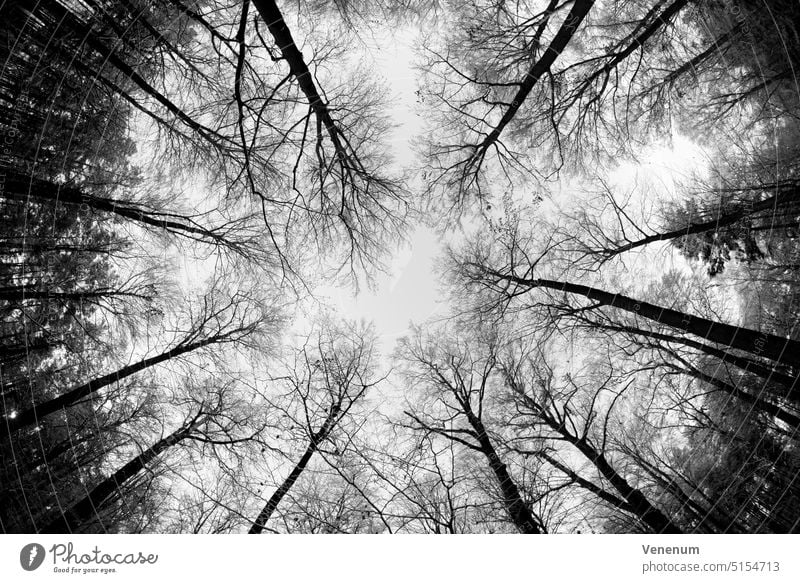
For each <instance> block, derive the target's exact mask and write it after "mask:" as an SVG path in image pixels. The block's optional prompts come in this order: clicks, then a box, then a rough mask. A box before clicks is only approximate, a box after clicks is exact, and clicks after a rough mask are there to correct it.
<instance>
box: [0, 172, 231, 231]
mask: <svg viewBox="0 0 800 583" xmlns="http://www.w3.org/2000/svg"><path fill="white" fill-rule="evenodd" d="M3 172H5V174H6V181H5V189H4V190H3V197H4V198H6V199H9V200H21V201H23V202H24V201H26V200H27V199H28V198H33V199H36V200H42V201H46V202H50V203H53V204H59V203H61V204H70V205H75V206H83V205H86V207H88V208H91V209H93V210H96V211H100V212H103V213H108V214H111V215H116V216H118V217H122V218H124V219H126V220H129V221H133V222H136V223H140V224H142V225H145V226H147V227H152V228H156V229H159V230H165V231H168V232H170V233H173V234H175V235H182V236H184V237H189V238H192V239H196V240H201V241H205V242H207V243H212V244H225V243H226V240H225V238H224V236H223V235H222V234H221V233H218V232H216V231H214V230H212V229H207V228H204V227H201V226H199V225H197V224H196V223H195V222H194V221H193V220H192V219H191V218H188V217H182V216H180V215H177V214H174V213H164V212H159V211H155V210H152V209H147V208H144V207H142V206H139V205H137V204H136V203H132V202H128V201H124V200H116V199H113V198H107V197H101V196H95V195H93V194H89V193H86V192H83V191H82V190H80V189H79V188H75V187H73V186H67V185H63V184H55V183H53V182H50V181H49V180H42V179H41V178H36V177H33V176H30V175H28V174H26V173H22V172H18V171H15V170H12V169H5V170H3Z"/></svg>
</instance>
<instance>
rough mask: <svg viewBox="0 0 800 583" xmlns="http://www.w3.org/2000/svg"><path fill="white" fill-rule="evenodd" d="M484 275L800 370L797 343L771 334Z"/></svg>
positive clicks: (571, 288)
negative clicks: (581, 298) (631, 316)
mask: <svg viewBox="0 0 800 583" xmlns="http://www.w3.org/2000/svg"><path fill="white" fill-rule="evenodd" d="M487 272H488V273H489V274H490V275H494V276H497V277H499V278H502V279H505V280H507V281H510V282H513V283H516V284H518V285H521V286H525V287H529V288H538V287H541V288H547V289H552V290H556V291H560V292H564V293H568V294H575V295H580V296H584V297H586V298H588V299H590V300H594V301H595V302H598V303H599V304H601V305H606V306H612V307H614V308H618V309H620V310H624V311H626V312H630V313H632V314H637V315H639V316H641V317H643V318H647V319H648V320H653V321H655V322H658V323H660V324H664V325H666V326H670V327H672V328H676V329H678V330H683V331H684V332H689V333H690V334H694V335H695V336H700V337H701V338H704V339H705V340H710V341H711V342H714V343H716V344H722V345H725V346H729V347H730V348H736V349H738V350H742V351H744V352H748V353H750V354H753V355H755V356H761V357H764V358H768V359H770V360H774V361H775V362H778V363H781V364H785V365H788V366H792V367H800V342H798V341H796V340H791V339H789V338H781V337H780V336H776V335H774V334H767V333H766V332H758V331H756V330H751V329H749V328H743V327H740V326H731V325H730V324H723V323H721V322H716V321H714V320H708V319H706V318H701V317H700V316H693V315H691V314H687V313H686V312H679V311H677V310H671V309H669V308H664V307H661V306H657V305H655V304H650V303H648V302H643V301H639V300H635V299H633V298H629V297H627V296H623V295H621V294H614V293H609V292H607V291H603V290H601V289H598V288H594V287H589V286H585V285H580V284H575V283H569V282H562V281H554V280H550V279H524V278H521V277H516V276H513V275H503V274H501V273H498V272H494V271H491V270H488V271H487Z"/></svg>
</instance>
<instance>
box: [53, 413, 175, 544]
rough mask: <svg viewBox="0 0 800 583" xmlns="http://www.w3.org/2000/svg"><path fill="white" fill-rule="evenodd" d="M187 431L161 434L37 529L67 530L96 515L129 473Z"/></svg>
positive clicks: (134, 471)
mask: <svg viewBox="0 0 800 583" xmlns="http://www.w3.org/2000/svg"><path fill="white" fill-rule="evenodd" d="M187 435H188V431H187V429H186V428H185V427H183V428H181V429H179V430H178V431H176V432H175V433H173V434H171V435H169V436H167V437H165V438H164V439H162V440H161V441H159V442H157V443H155V444H154V445H152V446H151V447H150V448H148V449H146V450H145V451H143V452H142V453H140V454H139V455H137V456H136V457H135V458H133V459H132V460H131V461H129V462H128V463H127V464H125V465H124V466H122V467H121V468H120V469H118V470H117V471H116V472H114V473H113V474H111V475H110V476H109V477H108V478H106V479H105V480H103V481H102V482H100V483H99V484H98V485H97V486H95V487H94V488H93V489H92V491H91V492H89V493H88V494H87V495H86V496H85V497H84V498H83V499H82V500H80V501H78V502H76V503H75V504H73V505H72V506H71V507H70V508H69V509H68V510H67V511H66V512H64V514H63V516H60V517H59V518H56V519H55V520H53V521H51V522H50V523H49V524H48V525H47V526H45V527H44V528H42V529H39V532H40V533H47V534H68V533H72V532H74V531H75V530H77V529H78V528H80V526H81V525H83V524H85V523H86V522H88V521H89V520H90V519H91V518H92V517H93V516H97V514H98V510H100V509H101V508H102V507H103V504H104V503H105V502H106V501H107V500H108V499H110V498H112V497H113V496H114V495H115V494H116V493H117V492H118V491H119V489H120V488H121V487H122V486H123V485H124V484H125V483H126V482H127V481H128V480H130V479H131V478H132V477H133V476H135V475H136V474H138V473H139V472H140V471H141V470H142V469H143V468H144V467H145V466H146V465H147V464H149V463H150V462H151V461H152V460H154V459H155V458H156V457H157V456H158V455H159V454H160V453H161V452H162V451H164V450H165V449H168V448H170V447H172V446H173V445H176V444H178V443H180V442H181V441H182V440H183V439H185V438H186V437H187Z"/></svg>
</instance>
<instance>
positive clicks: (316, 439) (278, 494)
mask: <svg viewBox="0 0 800 583" xmlns="http://www.w3.org/2000/svg"><path fill="white" fill-rule="evenodd" d="M339 411H340V406H338V405H337V406H335V407H332V408H331V411H330V413H328V416H327V417H326V419H325V422H324V423H323V424H322V427H321V428H320V429H319V431H317V432H316V433H314V434H313V435H312V436H311V440H310V442H309V444H308V447H307V448H306V451H305V453H304V454H303V456H302V457H301V458H300V461H299V462H297V465H295V467H294V468H293V469H292V471H291V472H290V473H289V475H288V476H287V478H286V479H285V480H284V481H283V483H282V484H281V485H280V486H279V487H278V489H277V490H275V492H274V493H273V494H272V496H270V498H269V500H268V501H267V503H266V505H265V506H264V508H263V509H262V510H261V512H260V513H259V514H258V517H257V518H256V520H255V522H253V526H251V527H250V530H249V531H248V534H261V532H262V531H263V530H264V528H265V527H266V526H267V522H269V519H270V518H271V517H272V514H273V513H274V512H275V509H276V508H278V504H280V502H281V500H283V497H284V496H286V494H287V493H288V492H289V490H290V489H291V488H292V486H294V483H295V482H296V481H297V479H298V478H299V477H300V474H302V473H303V470H305V469H306V466H307V465H308V462H309V461H311V457H312V456H313V455H314V453H316V451H317V448H319V445H320V444H321V443H322V442H323V441H325V439H327V437H328V435H329V434H330V432H331V430H332V429H333V427H334V426H335V425H336V422H337V417H338V415H339Z"/></svg>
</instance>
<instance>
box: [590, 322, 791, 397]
mask: <svg viewBox="0 0 800 583" xmlns="http://www.w3.org/2000/svg"><path fill="white" fill-rule="evenodd" d="M587 325H588V326H590V327H592V326H596V327H598V328H602V329H603V330H609V331H612V332H625V333H627V334H632V335H636V336H643V337H645V338H653V339H655V340H661V341H664V342H672V343H675V344H681V345H683V346H688V347H690V348H694V349H696V350H698V351H700V352H702V353H703V354H707V355H709V356H713V357H716V358H719V359H720V360H721V361H723V362H726V363H730V364H732V365H734V366H736V367H737V368H740V369H742V370H743V371H745V372H750V373H753V374H755V375H757V376H759V377H761V378H763V379H764V380H766V381H772V382H776V383H780V384H782V385H784V386H786V387H788V388H789V389H791V391H790V393H789V398H791V399H794V400H795V401H796V402H797V403H800V394H799V393H798V391H799V390H800V387H798V384H800V383H798V377H796V376H790V375H787V374H783V373H781V372H778V371H776V370H774V369H772V368H770V367H768V366H764V365H763V364H761V363H759V362H756V361H754V360H750V359H749V358H745V357H742V356H736V355H735V354H731V353H730V352H726V351H724V350H720V349H719V348H714V347H713V346H709V345H708V344H705V343H703V342H697V341H696V340H691V339H689V338H683V337H681V336H674V335H672V334H663V333H660V332H653V331H652V330H643V329H641V328H637V327H635V326H622V325H620V326H617V325H611V324H600V323H595V322H591V321H587Z"/></svg>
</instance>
